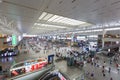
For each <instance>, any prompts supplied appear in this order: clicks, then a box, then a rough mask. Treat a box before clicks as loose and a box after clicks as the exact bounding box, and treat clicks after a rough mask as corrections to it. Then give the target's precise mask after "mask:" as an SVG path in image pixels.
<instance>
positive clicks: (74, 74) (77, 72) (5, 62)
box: [0, 43, 120, 80]
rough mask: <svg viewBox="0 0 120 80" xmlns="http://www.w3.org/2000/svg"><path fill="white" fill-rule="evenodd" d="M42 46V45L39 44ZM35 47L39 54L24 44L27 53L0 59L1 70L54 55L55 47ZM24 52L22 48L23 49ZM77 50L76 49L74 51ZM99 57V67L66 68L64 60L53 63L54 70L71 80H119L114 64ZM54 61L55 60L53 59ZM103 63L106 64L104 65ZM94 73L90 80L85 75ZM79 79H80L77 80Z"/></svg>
mask: <svg viewBox="0 0 120 80" xmlns="http://www.w3.org/2000/svg"><path fill="white" fill-rule="evenodd" d="M41 44H42V43H41ZM36 45H37V47H39V48H41V50H40V52H38V53H36V52H35V51H33V50H32V48H31V47H30V46H29V44H28V43H26V48H27V50H29V52H28V53H23V51H22V50H21V52H20V54H19V55H18V56H16V57H9V58H2V59H0V65H2V67H3V70H6V69H8V68H9V67H10V66H11V65H12V64H15V63H17V62H20V61H24V60H28V59H33V58H37V57H46V58H47V56H48V55H50V54H55V51H56V50H55V47H54V48H53V49H49V50H47V51H46V53H45V51H44V50H43V46H40V45H39V44H36ZM69 49H71V48H69V47H62V48H61V49H60V50H59V51H60V52H61V53H64V54H66V53H67V50H69ZM23 50H24V48H23ZM76 50H77V49H76ZM98 56H99V57H100V60H99V61H98V64H99V65H100V66H99V67H96V66H94V65H91V64H90V63H85V66H84V68H83V69H80V68H77V67H74V66H71V67H68V66H67V62H66V61H65V60H61V61H58V62H55V65H56V69H59V70H61V71H62V72H64V73H65V74H66V75H67V76H68V77H69V78H70V79H71V80H75V79H77V80H82V79H81V78H83V77H84V80H110V78H111V77H112V78H113V80H120V76H119V75H120V73H119V72H118V71H117V69H116V67H115V64H114V63H112V64H111V65H110V64H109V59H108V58H106V57H104V56H102V55H98ZM55 59H57V58H56V57H55ZM104 61H106V63H105V64H104ZM103 65H105V74H106V76H105V77H104V76H103V74H102V66H103ZM109 67H111V73H108V68H109ZM88 72H89V73H94V78H91V76H90V75H86V73H88ZM78 78H80V79H78Z"/></svg>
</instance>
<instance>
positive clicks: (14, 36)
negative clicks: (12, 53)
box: [12, 34, 17, 46]
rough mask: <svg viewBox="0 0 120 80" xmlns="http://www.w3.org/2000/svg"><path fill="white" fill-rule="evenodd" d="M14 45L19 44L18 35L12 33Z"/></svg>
mask: <svg viewBox="0 0 120 80" xmlns="http://www.w3.org/2000/svg"><path fill="white" fill-rule="evenodd" d="M12 45H13V46H16V45H17V37H16V35H14V34H13V35H12Z"/></svg>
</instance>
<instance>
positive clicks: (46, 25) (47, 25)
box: [35, 23, 66, 28]
mask: <svg viewBox="0 0 120 80" xmlns="http://www.w3.org/2000/svg"><path fill="white" fill-rule="evenodd" d="M36 25H37V26H42V27H48V28H50V27H54V28H66V27H64V26H57V25H49V24H41V23H35V26H36Z"/></svg>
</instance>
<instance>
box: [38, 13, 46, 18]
mask: <svg viewBox="0 0 120 80" xmlns="http://www.w3.org/2000/svg"><path fill="white" fill-rule="evenodd" d="M46 15H47V13H46V12H43V13H42V15H41V16H40V17H39V20H41V19H42V18H44V17H45V16H46Z"/></svg>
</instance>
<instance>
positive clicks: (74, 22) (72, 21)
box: [39, 12, 87, 26]
mask: <svg viewBox="0 0 120 80" xmlns="http://www.w3.org/2000/svg"><path fill="white" fill-rule="evenodd" d="M39 20H45V21H48V22H56V23H61V24H66V25H71V26H78V25H82V24H85V23H87V22H84V21H79V20H75V19H71V18H67V17H63V16H59V15H54V14H50V13H47V12H43V13H42V15H41V16H40V18H39Z"/></svg>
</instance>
